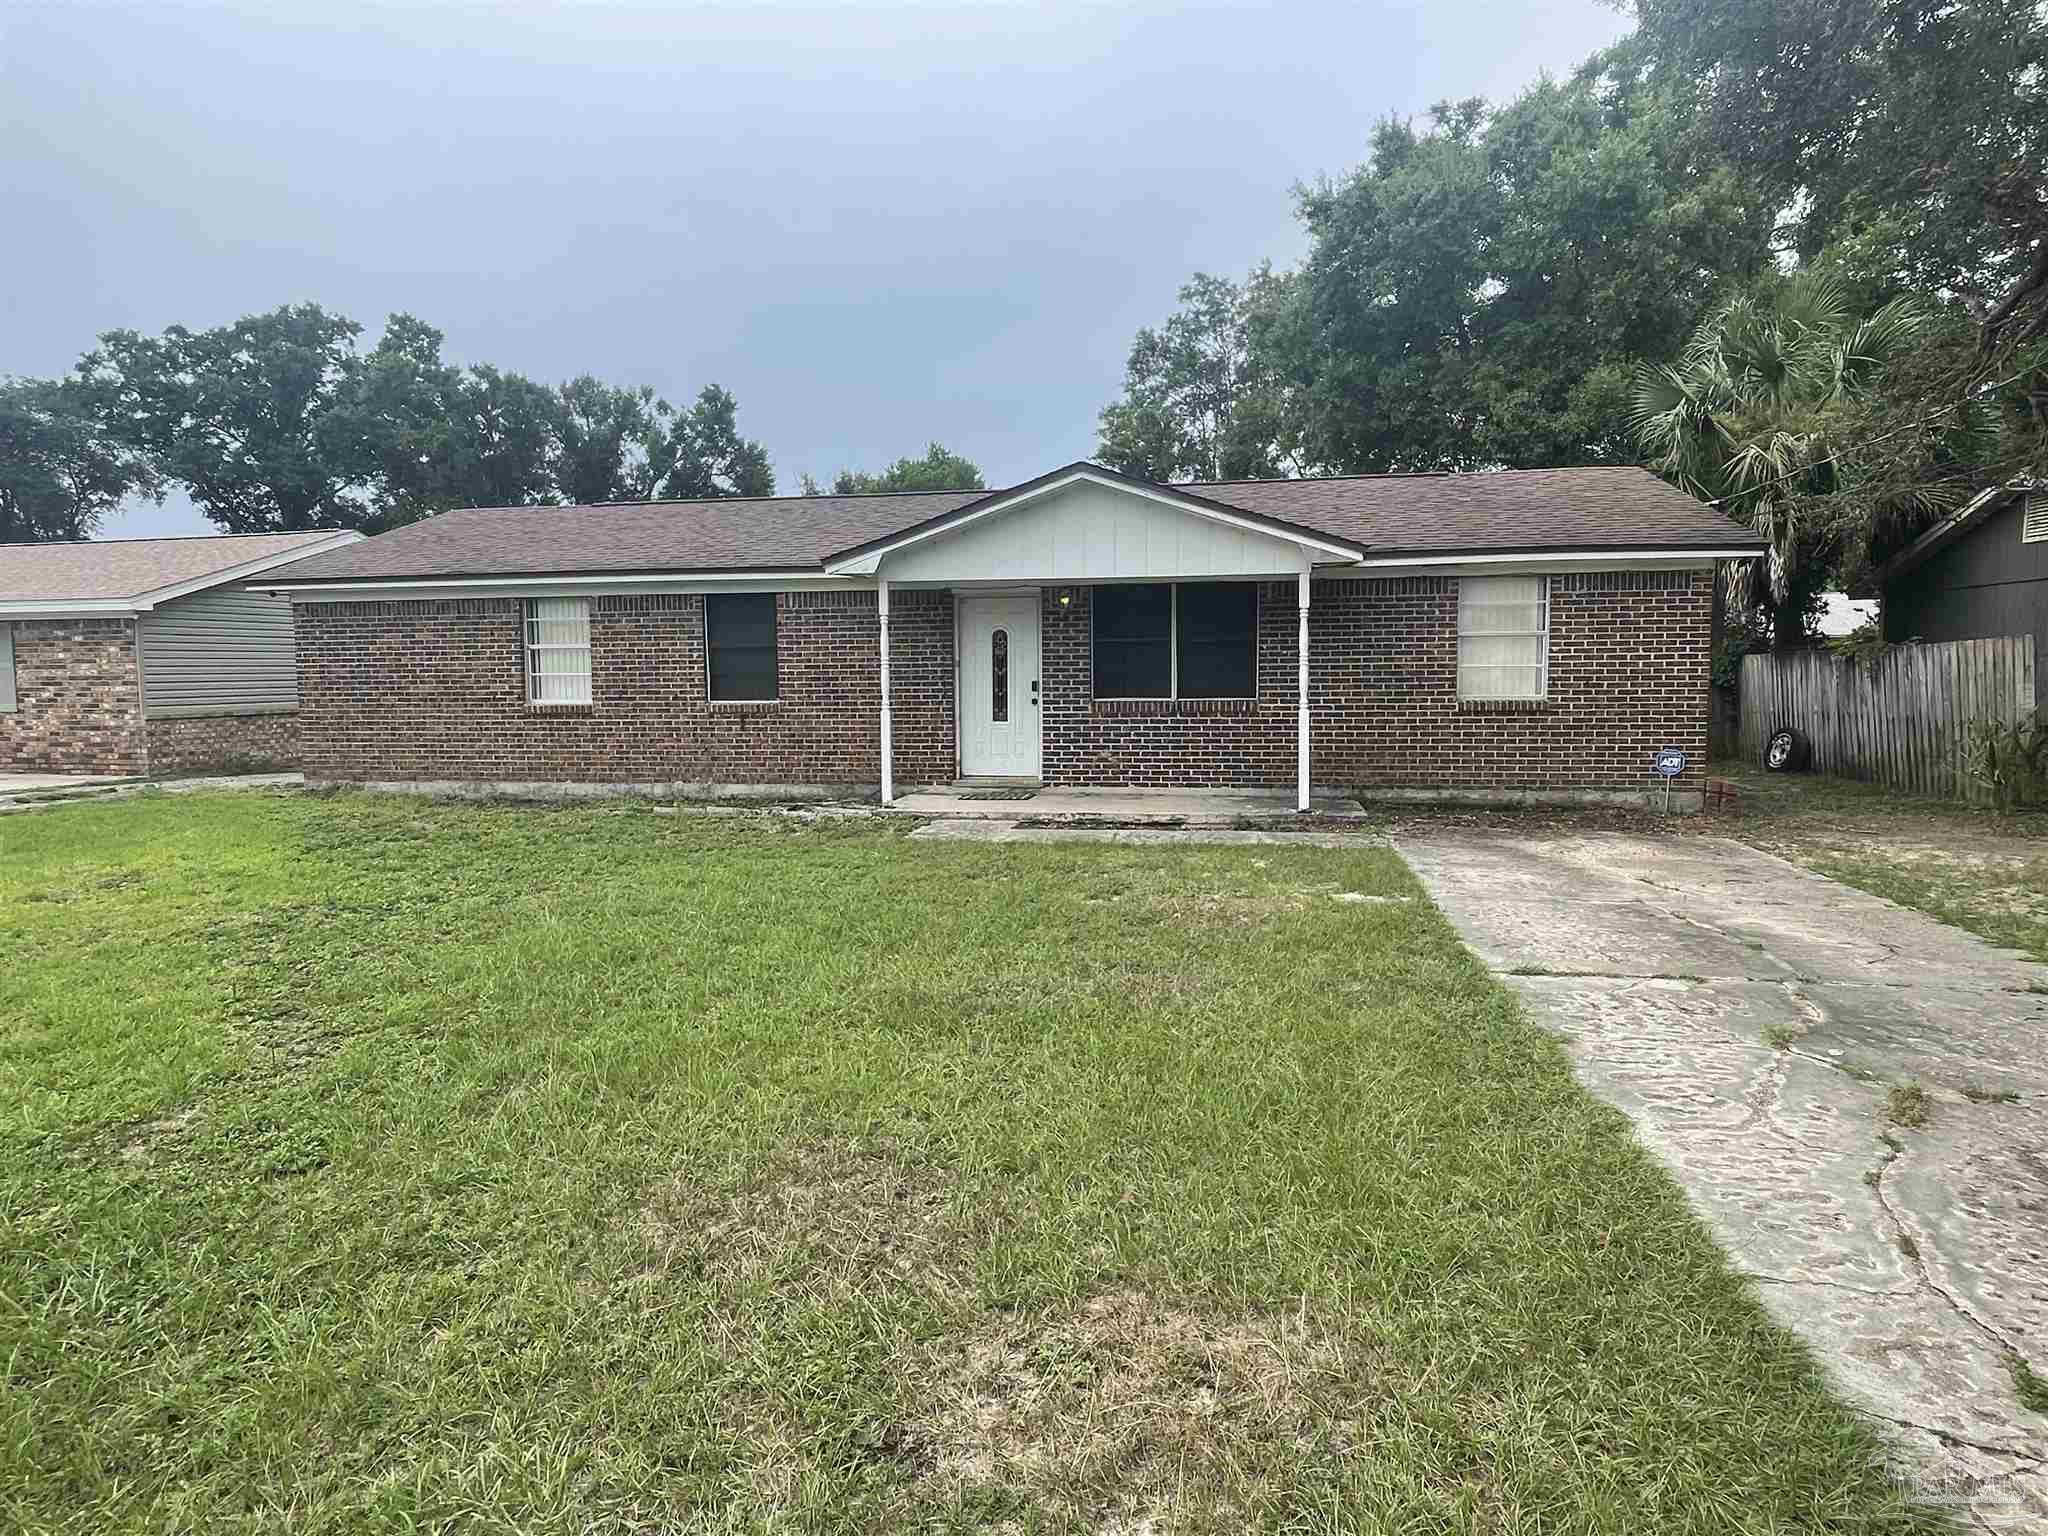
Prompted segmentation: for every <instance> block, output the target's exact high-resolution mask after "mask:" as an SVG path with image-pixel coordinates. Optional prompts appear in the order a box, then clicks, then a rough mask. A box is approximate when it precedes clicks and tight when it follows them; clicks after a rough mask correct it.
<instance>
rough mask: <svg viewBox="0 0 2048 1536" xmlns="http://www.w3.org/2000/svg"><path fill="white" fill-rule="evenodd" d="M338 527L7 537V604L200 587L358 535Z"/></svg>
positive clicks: (1, 595) (2, 576) (1, 584)
mask: <svg viewBox="0 0 2048 1536" xmlns="http://www.w3.org/2000/svg"><path fill="white" fill-rule="evenodd" d="M359 538H360V536H359V535H356V534H349V533H342V532H337V531H336V530H334V529H332V528H326V529H320V530H317V531H315V532H312V533H251V534H241V535H225V534H224V535H221V536H219V537H215V538H188V539H104V540H93V541H88V542H85V543H80V544H0V604H29V603H34V604H45V605H57V604H63V603H73V602H77V603H94V604H100V605H110V604H118V603H135V602H142V601H146V600H148V599H149V598H150V597H152V596H153V595H156V594H159V593H164V592H165V591H166V589H168V588H182V589H185V590H190V591H197V590H200V589H202V588H203V587H205V586H207V585H211V584H212V583H211V582H210V581H209V578H214V577H218V578H219V579H220V580H221V581H227V580H232V579H233V578H234V577H235V575H236V574H237V573H239V572H241V571H243V570H244V568H245V567H251V566H253V567H256V568H257V569H259V570H264V571H271V570H275V569H276V567H277V566H278V565H279V564H281V563H284V562H285V561H286V560H288V559H289V558H290V557H291V556H292V555H294V554H296V553H300V552H311V551H313V550H316V549H321V548H326V547H329V546H332V545H334V544H335V543H336V542H337V541H338V540H342V541H349V542H355V541H358V540H359Z"/></svg>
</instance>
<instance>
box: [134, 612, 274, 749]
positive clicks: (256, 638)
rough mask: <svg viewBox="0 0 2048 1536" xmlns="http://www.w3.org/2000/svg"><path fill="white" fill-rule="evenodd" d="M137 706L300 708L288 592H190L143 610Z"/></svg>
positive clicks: (225, 711)
mask: <svg viewBox="0 0 2048 1536" xmlns="http://www.w3.org/2000/svg"><path fill="white" fill-rule="evenodd" d="M138 638H139V639H140V641H141V646H142V712H143V713H144V714H145V715H149V716H152V717H156V718H164V717H167V716H174V715H247V714H263V713H274V712H278V711H284V710H295V709H297V708H298V707H299V672H298V653H297V652H296V650H294V648H293V645H292V605H291V599H289V598H284V597H272V596H269V595H268V594H266V593H262V592H224V591H220V590H218V589H216V590H214V591H210V592H195V593H193V594H192V595H191V596H190V597H181V598H178V599H177V600H176V601H174V602H169V603H165V604H164V605H163V606H162V607H161V608H157V609H155V610H153V611H152V612H149V613H145V614H143V615H142V618H141V621H140V623H139V625H138Z"/></svg>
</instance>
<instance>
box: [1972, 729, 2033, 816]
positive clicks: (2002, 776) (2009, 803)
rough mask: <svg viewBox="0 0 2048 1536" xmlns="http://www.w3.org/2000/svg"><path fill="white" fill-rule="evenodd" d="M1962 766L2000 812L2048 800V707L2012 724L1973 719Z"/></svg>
mask: <svg viewBox="0 0 2048 1536" xmlns="http://www.w3.org/2000/svg"><path fill="white" fill-rule="evenodd" d="M1963 768H1964V771H1965V772H1967V773H1968V774H1969V775H1970V777H1971V778H1973V779H1975V780H1976V781H1977V782H1978V783H1979V784H1982V785H1984V786H1985V787H1986V788H1988V789H1989V790H1990V791H1991V798H1992V800H1993V801H1994V802H1995V803H1996V804H1997V806H1998V808H1999V810H2001V811H2010V810H2013V809H2015V808H2017V807H2019V806H2023V805H2041V804H2043V803H2048V709H2037V710H2035V711H2034V712H2033V714H2031V715H2029V716H2027V717H2026V718H2025V719H2023V720H2015V721H2013V722H2012V723H2010V724H2007V723H2006V722H2004V721H2002V720H1976V721H1972V722H1971V723H1970V724H1969V725H1968V726H1966V727H1965V728H1964V730H1963Z"/></svg>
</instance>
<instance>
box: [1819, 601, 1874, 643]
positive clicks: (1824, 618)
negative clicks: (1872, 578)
mask: <svg viewBox="0 0 2048 1536" xmlns="http://www.w3.org/2000/svg"><path fill="white" fill-rule="evenodd" d="M1820 596H1821V610H1820V618H1819V620H1818V621H1817V622H1816V623H1815V624H1814V628H1815V629H1816V630H1818V631H1819V632H1820V635H1821V637H1822V638H1823V639H1826V640H1835V639H1839V638H1840V637H1842V636H1843V635H1853V634H1855V633H1856V631H1857V630H1859V629H1861V628H1862V627H1863V626H1864V625H1865V624H1868V623H1869V622H1870V621H1871V620H1872V619H1874V618H1876V617H1877V609H1878V603H1877V599H1876V598H1874V597H1851V596H1850V595H1849V594H1848V593H1846V592H1823V593H1821V595H1820Z"/></svg>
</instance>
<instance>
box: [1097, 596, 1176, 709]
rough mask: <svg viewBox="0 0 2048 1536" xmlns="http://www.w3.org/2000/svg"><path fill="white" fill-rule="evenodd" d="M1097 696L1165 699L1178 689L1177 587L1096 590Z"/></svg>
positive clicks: (1101, 697) (1103, 697)
mask: <svg viewBox="0 0 2048 1536" xmlns="http://www.w3.org/2000/svg"><path fill="white" fill-rule="evenodd" d="M1094 604H1095V697H1096V698H1098V699H1163V698H1165V697H1166V696H1167V695H1168V694H1169V693H1170V692H1172V689H1173V588H1172V587H1169V586H1165V585H1154V586H1143V587H1097V588H1096V589H1095V594H1094Z"/></svg>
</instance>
